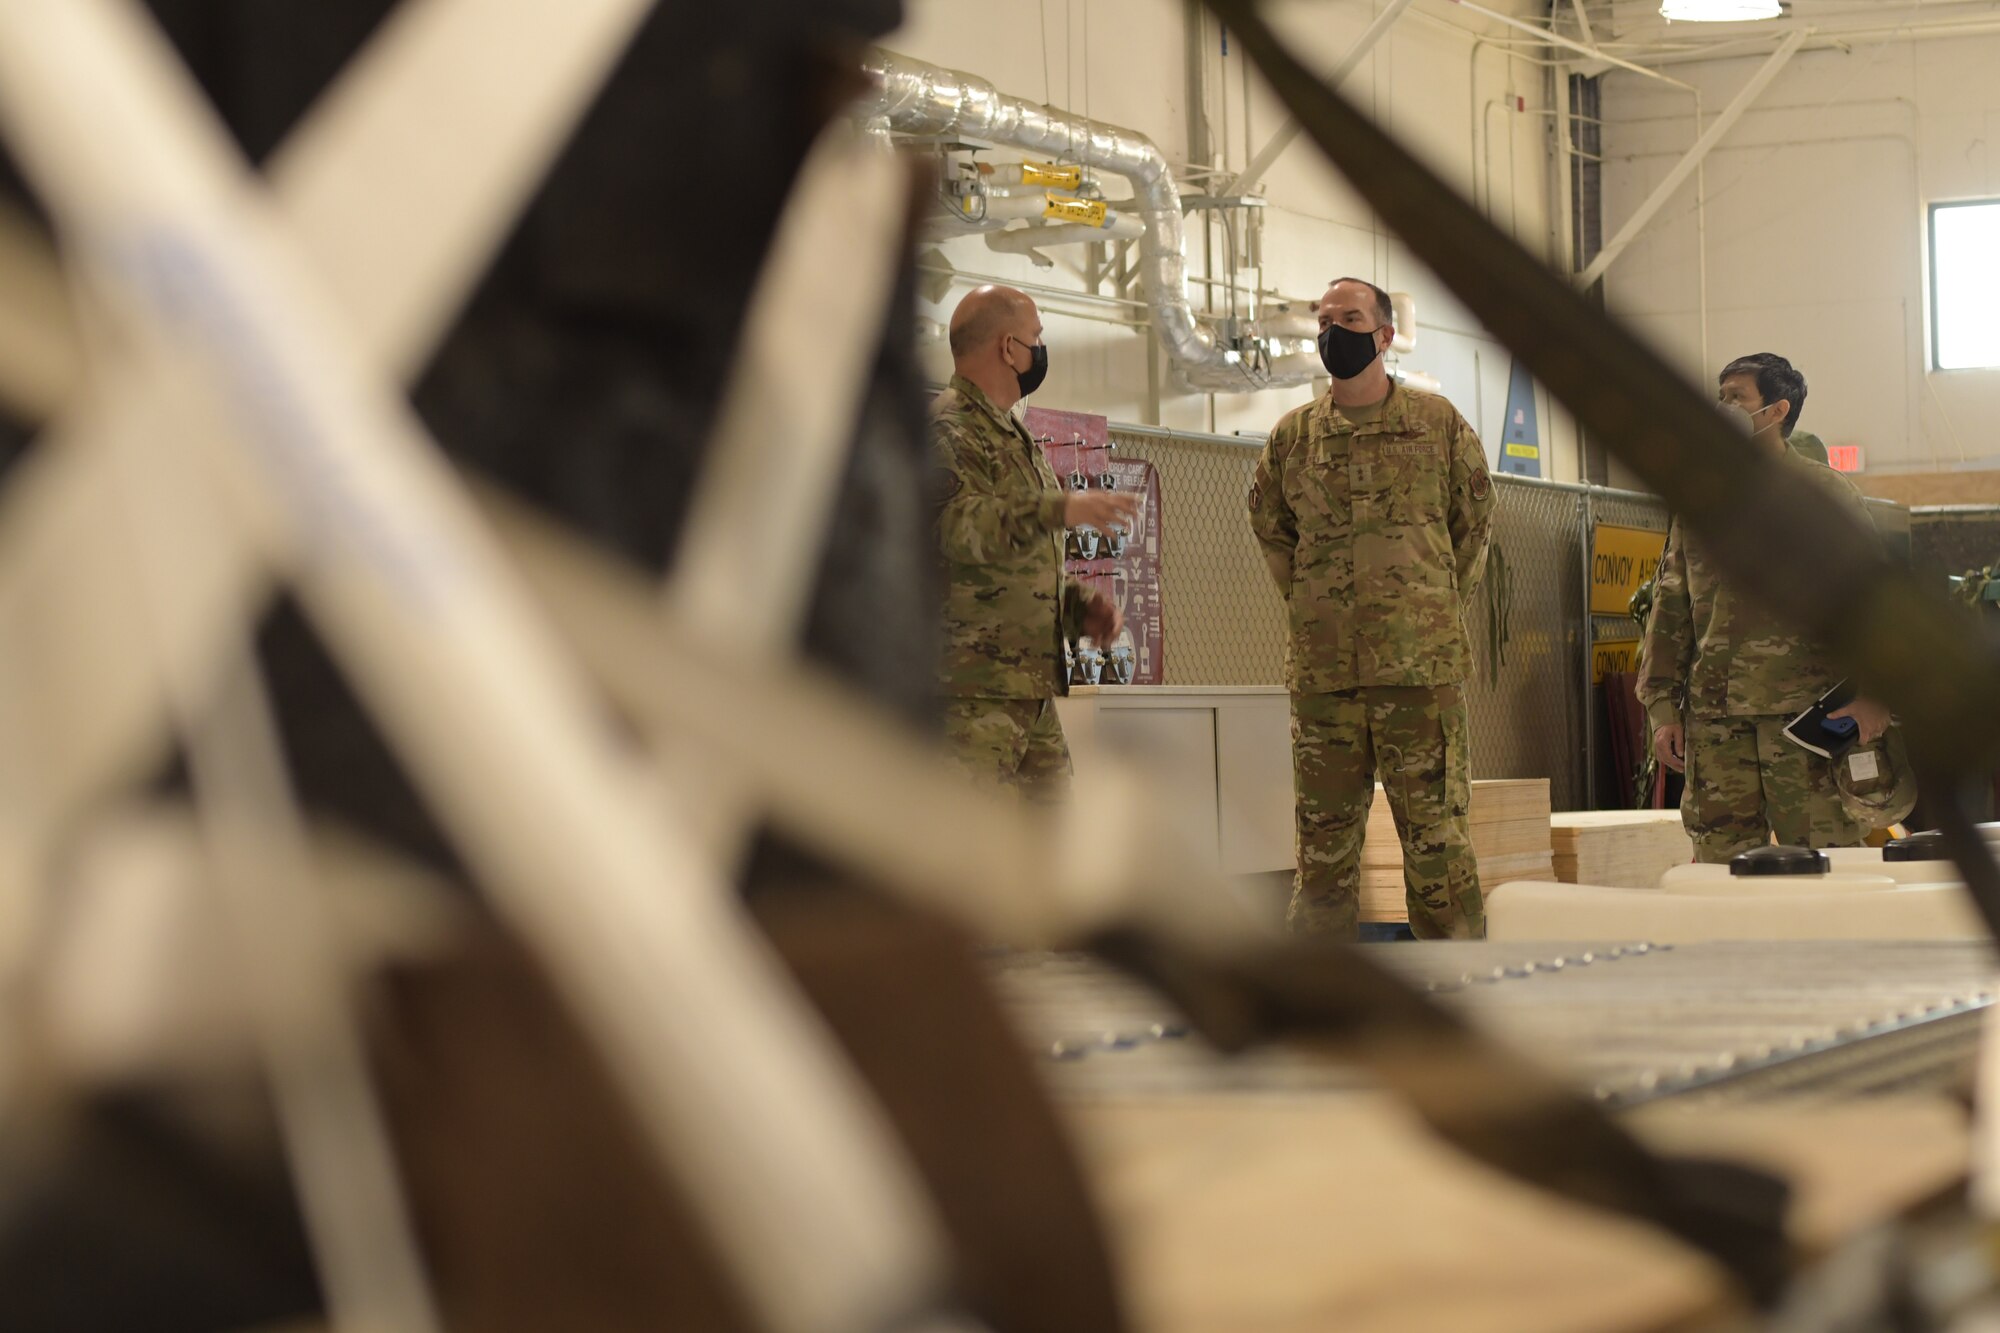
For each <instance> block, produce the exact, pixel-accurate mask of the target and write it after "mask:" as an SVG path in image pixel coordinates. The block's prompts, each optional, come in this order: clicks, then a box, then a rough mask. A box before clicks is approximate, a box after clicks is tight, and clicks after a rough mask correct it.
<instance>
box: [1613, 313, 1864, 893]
mask: <svg viewBox="0 0 2000 1333" xmlns="http://www.w3.org/2000/svg"><path fill="white" fill-rule="evenodd" d="M1716 382H1717V391H1716V400H1717V403H1716V405H1717V407H1718V408H1719V409H1720V410H1721V411H1722V413H1723V414H1724V415H1725V416H1726V417H1728V418H1729V419H1730V421H1731V423H1732V424H1734V425H1736V426H1737V427H1738V428H1739V429H1741V430H1742V431H1743V433H1744V434H1745V435H1746V436H1748V437H1749V443H1750V445H1751V447H1753V448H1757V449H1761V450H1765V451H1768V452H1769V453H1770V454H1771V455H1772V456H1773V457H1775V458H1778V459H1782V460H1783V462H1784V465H1785V466H1788V467H1793V468H1798V469H1802V470H1803V471H1804V472H1805V473H1806V474H1807V475H1809V476H1811V477H1812V478H1813V480H1814V481H1815V482H1817V483H1819V484H1820V485H1822V486H1824V487H1825V488H1826V489H1827V490H1828V492H1829V493H1831V494H1833V495H1836V496H1837V497H1839V498H1840V499H1841V500H1842V501H1843V502H1844V503H1846V504H1849V505H1851V506H1853V508H1854V510H1855V512H1856V513H1857V514H1858V515H1859V516H1860V517H1861V519H1862V521H1863V522H1864V523H1866V522H1867V521H1868V519H1867V511H1866V509H1865V508H1863V506H1862V502H1861V496H1860V493H1859V492H1857V491H1856V490H1855V489H1854V487H1853V485H1852V484H1850V483H1849V482H1848V481H1847V479H1846V478H1845V477H1842V476H1841V475H1840V474H1839V473H1837V472H1834V471H1833V470H1832V469H1830V468H1828V467H1826V466H1824V465H1823V464H1819V463H1814V462H1811V461H1808V460H1807V459H1805V458H1803V457H1801V456H1800V455H1799V454H1797V453H1796V452H1794V451H1793V450H1792V449H1790V448H1789V447H1788V446H1787V444H1786V435H1787V434H1788V428H1789V427H1790V426H1791V424H1792V423H1793V422H1795V421H1797V419H1798V416H1799V410H1800V408H1802V407H1803V406H1804V404H1805V399H1806V381H1805V376H1803V375H1801V374H1800V373H1799V372H1798V371H1797V370H1796V369H1795V368H1794V367H1793V366H1792V363H1791V362H1789V361H1787V360H1786V359H1785V358H1784V357H1781V356H1776V355H1774V354H1772V353H1769V352H1762V353H1758V354H1757V355H1755V356H1747V357H1741V358H1739V359H1737V360H1735V361H1732V362H1730V363H1729V364H1728V365H1727V366H1724V367H1723V368H1722V373H1721V374H1720V375H1719V376H1717V377H1716ZM1839 679H1840V676H1839V673H1838V671H1837V670H1836V669H1835V667H1834V666H1833V663H1832V662H1831V660H1830V659H1829V658H1828V657H1827V655H1826V653H1825V651H1824V649H1822V648H1821V647H1820V646H1819V645H1818V644H1815V643H1813V642H1811V641H1810V640H1808V639H1805V638H1804V637H1802V636H1800V635H1799V634H1797V633H1796V632H1794V631H1793V630H1792V629H1791V627H1790V626H1789V625H1787V624H1785V623H1784V622H1783V621H1782V620H1781V619H1780V618H1778V617H1776V616H1774V615H1772V614H1771V613H1770V612H1769V611H1768V610H1766V609H1765V608H1764V607H1763V606H1761V605H1758V604H1755V603H1752V602H1750V601H1748V600H1747V599H1745V598H1744V597H1743V596H1742V595H1741V594H1740V593H1738V592H1737V591H1736V590H1735V589H1733V588H1732V587H1730V586H1729V584H1728V583H1727V582H1726V581H1725V580H1724V579H1723V577H1722V575H1721V573H1720V571H1719V570H1718V569H1717V568H1716V566H1715V565H1714V564H1713V562H1712V561H1711V560H1710V559H1709V558H1708V555H1707V553H1706V552H1705V551H1704V550H1703V549H1702V547H1701V545H1700V543H1699V542H1698V541H1694V540H1691V539H1689V538H1688V537H1687V535H1686V534H1685V533H1684V532H1683V531H1682V530H1681V526H1680V523H1679V522H1678V520H1676V521H1675V522H1674V523H1673V524H1672V526H1671V527H1670V528H1669V530H1668V533H1667V545H1666V550H1665V552H1664V553H1663V554H1662V555H1661V557H1660V567H1659V572H1658V574H1657V575H1656V576H1655V580H1654V586H1653V609H1652V613H1651V615H1650V616H1649V617H1648V619H1647V622H1646V637H1645V641H1644V642H1643V643H1642V644H1641V646H1640V653H1639V681H1638V693H1639V700H1640V702H1641V703H1643V704H1645V706H1646V713H1647V717H1648V719H1649V721H1650V722H1651V724H1652V726H1653V744H1654V749H1655V752H1656V753H1657V754H1658V755H1659V758H1660V762H1661V763H1663V764H1665V765H1666V766H1667V767H1669V768H1671V769H1675V770H1677V771H1684V772H1685V774H1686V778H1687V782H1686V789H1685V793H1684V794H1683V796H1682V798H1681V818H1682V821H1683V822H1684V823H1685V824H1686V826H1687V830H1688V833H1689V834H1690V835H1691V836H1692V837H1693V839H1694V846H1695V856H1696V858H1697V859H1699V860H1702V861H1709V862H1719V861H1727V860H1728V859H1729V858H1730V857H1732V856H1734V855H1736V854H1737V853H1738V852H1743V851H1748V850H1749V849H1750V848H1752V847H1761V846H1764V845H1765V844H1766V843H1769V842H1770V841H1771V840H1772V839H1773V838H1774V837H1775V838H1776V840H1777V841H1778V842H1780V843H1785V844H1788V845H1793V846H1801V847H1849V846H1855V845H1858V844H1859V843H1860V842H1861V841H1862V840H1863V838H1865V837H1866V836H1867V834H1868V833H1869V831H1870V829H1871V828H1872V827H1873V824H1872V822H1871V821H1870V820H1869V819H1868V818H1867V817H1866V815H1865V814H1863V813H1859V812H1860V811H1862V810H1863V809H1864V808H1865V807H1864V806H1863V805H1860V804H1857V802H1856V800H1855V798H1854V796H1853V795H1852V794H1850V796H1849V799H1847V800H1843V797H1842V790H1841V786H1842V783H1843V781H1845V782H1846V783H1847V785H1848V786H1849V787H1850V788H1851V789H1855V790H1857V791H1858V792H1859V793H1860V794H1861V795H1863V796H1865V795H1866V794H1867V793H1868V792H1869V791H1870V790H1872V786H1873V785H1874V783H1875V782H1876V781H1877V779H1875V778H1873V777H1872V776H1862V777H1855V776H1854V775H1852V774H1850V775H1848V776H1847V777H1846V778H1843V776H1842V775H1841V773H1840V771H1839V770H1840V769H1841V768H1842V767H1844V766H1847V765H1850V764H1852V765H1854V767H1855V769H1856V772H1857V773H1859V772H1861V770H1862V769H1864V768H1865V769H1866V770H1867V773H1868V774H1869V775H1873V774H1875V773H1877V772H1878V771H1883V772H1886V769H1887V762H1886V760H1885V759H1884V757H1883V751H1882V750H1881V748H1880V747H1881V745H1882V742H1883V738H1884V736H1885V733H1887V731H1888V729H1889V726H1890V717H1889V713H1888V710H1887V709H1885V708H1883V707H1882V706H1881V705H1879V704H1876V703H1873V702H1871V701H1869V700H1866V699H1857V700H1856V701H1855V702H1853V703H1852V704H1849V705H1848V706H1847V707H1845V708H1843V709H1840V710H1839V711H1838V712H1836V713H1834V714H1832V716H1834V717H1850V718H1852V719H1853V720H1854V722H1855V723H1856V725H1857V726H1858V728H1859V734H1860V744H1861V748H1860V749H1859V750H1857V751H1856V752H1854V754H1853V755H1851V756H1848V757H1845V758H1843V759H1839V760H1827V759H1822V758H1820V757H1819V756H1818V755H1815V754H1813V753H1811V752H1809V751H1807V750H1805V749H1802V748H1801V747H1799V746H1797V745H1795V744H1793V743H1791V742H1790V741H1788V740H1786V739H1785V738H1784V736H1783V731H1784V727H1785V724H1786V723H1787V722H1789V721H1790V720H1791V719H1792V718H1793V717H1795V716H1797V715H1798V714H1799V713H1800V712H1802V711H1804V710H1805V709H1807V708H1809V707H1811V706H1812V704H1813V703H1814V702H1815V701H1817V700H1818V699H1819V697H1820V696H1821V695H1822V694H1824V693H1825V692H1826V691H1827V690H1829V689H1831V688H1832V687H1833V686H1834V685H1835V684H1836V683H1838V681H1839ZM1863 756H1867V759H1866V763H1865V764H1864V763H1863V762H1862V757H1863ZM1878 766H1879V769H1878Z"/></svg>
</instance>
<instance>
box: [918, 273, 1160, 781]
mask: <svg viewBox="0 0 2000 1333" xmlns="http://www.w3.org/2000/svg"><path fill="white" fill-rule="evenodd" d="M951 355H952V364H953V369H954V370H955V372H956V373H955V374H953V375H952V377H951V387H950V388H948V389H946V390H945V391H944V392H943V393H941V394H939V395H938V397H937V400H936V401H935V402H933V403H932V404H931V436H932V440H933V442H934V443H935V446H936V448H937V452H938V460H939V463H940V464H941V466H942V467H943V470H944V478H943V485H944V497H945V498H944V504H943V506H942V508H941V509H940V510H939V513H938V544H939V546H940V548H941V549H942V551H943V553H944V560H945V575H946V580H947V590H946V595H945V614H944V629H945V657H944V669H943V686H944V693H945V695H946V701H945V733H946V735H947V737H948V738H949V741H950V744H951V746H952V749H953V750H954V752H956V753H957V754H958V755H959V757H960V758H961V759H963V760H964V761H965V763H966V764H967V765H968V766H969V767H971V768H972V769H973V770H974V771H975V772H978V773H979V774H981V775H982V776H986V777H990V778H992V779H994V780H995V781H997V782H999V783H1001V784H1002V785H1004V786H1008V787H1013V788H1016V789H1018V790H1019V791H1020V792H1021V793H1022V794H1023V795H1025V796H1026V797H1028V798H1029V799H1030V800H1035V801H1052V800H1057V799H1060V798H1061V797H1062V796H1063V795H1064V794H1065V793H1067V791H1068V790H1069V776H1070V761H1069V746H1068V744H1067V743H1066V742H1065V741H1064V739H1063V731H1062V723H1061V722H1060V721H1059V720H1058V719H1057V717H1056V708H1055V696H1056V695H1057V694H1059V693H1062V692H1063V691H1064V690H1065V689H1066V688H1067V685H1066V681H1065V678H1064V675H1063V670H1062V660H1063V639H1064V638H1065V637H1068V638H1069V639H1071V640H1072V641H1074V640H1075V639H1076V638H1078V637H1079V636H1082V635H1088V636H1090V637H1091V638H1093V639H1095V640H1096V641H1097V642H1099V643H1106V642H1109V641H1110V640H1112V639H1114V638H1116V637H1117V636H1118V632H1119V630H1120V629H1122V628H1123V627H1124V620H1123V617H1122V616H1120V615H1119V613H1118V608H1117V607H1116V606H1115V605H1114V604H1113V603H1112V602H1110V601H1109V600H1108V599H1106V598H1104V597H1102V596H1101V595H1099V594H1097V593H1094V592H1091V591H1089V590H1087V589H1085V588H1084V586H1083V585H1082V584H1081V583H1079V582H1078V581H1077V580H1075V579H1073V578H1070V577H1068V576H1067V575H1066V574H1065V573H1064V570H1063V530H1064V529H1065V528H1067V527H1082V526H1086V525H1088V526H1090V527H1095V528H1100V529H1102V528H1108V527H1112V526H1114V525H1121V524H1122V525H1126V526H1129V525H1130V524H1131V522H1132V519H1133V516H1134V514H1135V513H1136V512H1137V509H1138V503H1139V502H1138V497H1137V496H1133V495H1126V494H1123V493H1120V492H1116V491H1098V490H1084V491H1072V490H1068V489H1067V488H1065V487H1064V486H1063V484H1062V483H1061V482H1060V481H1059V480H1058V479H1057V477H1056V474H1055V470H1054V469H1053V468H1051V467H1050V466H1049V463H1048V460H1047V459H1046V458H1044V457H1043V456H1042V451H1041V449H1040V448H1038V447H1037V446H1036V445H1035V443H1034V441H1033V440H1032V439H1030V438H1029V436H1028V432H1027V430H1026V429H1025V428H1023V427H1022V425H1021V423H1020V422H1019V421H1017V420H1015V418H1014V415H1013V413H1012V411H1011V409H1012V408H1013V406H1014V405H1015V404H1016V403H1018V402H1019V401H1020V400H1021V399H1023V398H1025V397H1026V396H1027V395H1029V394H1031V393H1033V392H1034V391H1035V390H1036V389H1037V388H1039V387H1040V386H1041V383H1042V379H1043V377H1044V376H1045V375H1047V373H1048V367H1049V353H1048V348H1047V347H1045V346H1043V344H1042V320H1041V316H1040V314H1039V313H1038V312H1037V311H1036V309H1035V303H1034V302H1033V301H1031V300H1029V299H1028V297H1027V296H1026V295H1024V294H1023V293H1021V292H1018V291H1015V290H1014V289H1013V288H1011V287H981V288H979V289H978V290H976V291H973V292H971V293H969V294H967V296H966V297H965V299H964V300H963V301H961V302H959V305H958V309H957V310H956V311H954V312H953V313H952V317H951Z"/></svg>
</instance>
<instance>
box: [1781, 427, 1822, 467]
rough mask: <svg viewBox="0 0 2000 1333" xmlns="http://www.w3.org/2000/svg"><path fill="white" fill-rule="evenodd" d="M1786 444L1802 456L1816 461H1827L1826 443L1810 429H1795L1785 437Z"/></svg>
mask: <svg viewBox="0 0 2000 1333" xmlns="http://www.w3.org/2000/svg"><path fill="white" fill-rule="evenodd" d="M1785 444H1786V445H1787V447H1789V448H1790V449H1791V451H1792V452H1793V453H1795V454H1797V455H1798V456H1799V457H1800V458H1806V459H1811V460H1812V461H1813V462H1815V463H1824V462H1825V461H1826V443H1825V442H1824V441H1823V440H1821V439H1820V437H1819V436H1817V435H1815V434H1813V433H1812V432H1811V431H1809V430H1795V431H1793V432H1792V433H1791V434H1790V435H1788V436H1786V437H1785Z"/></svg>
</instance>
